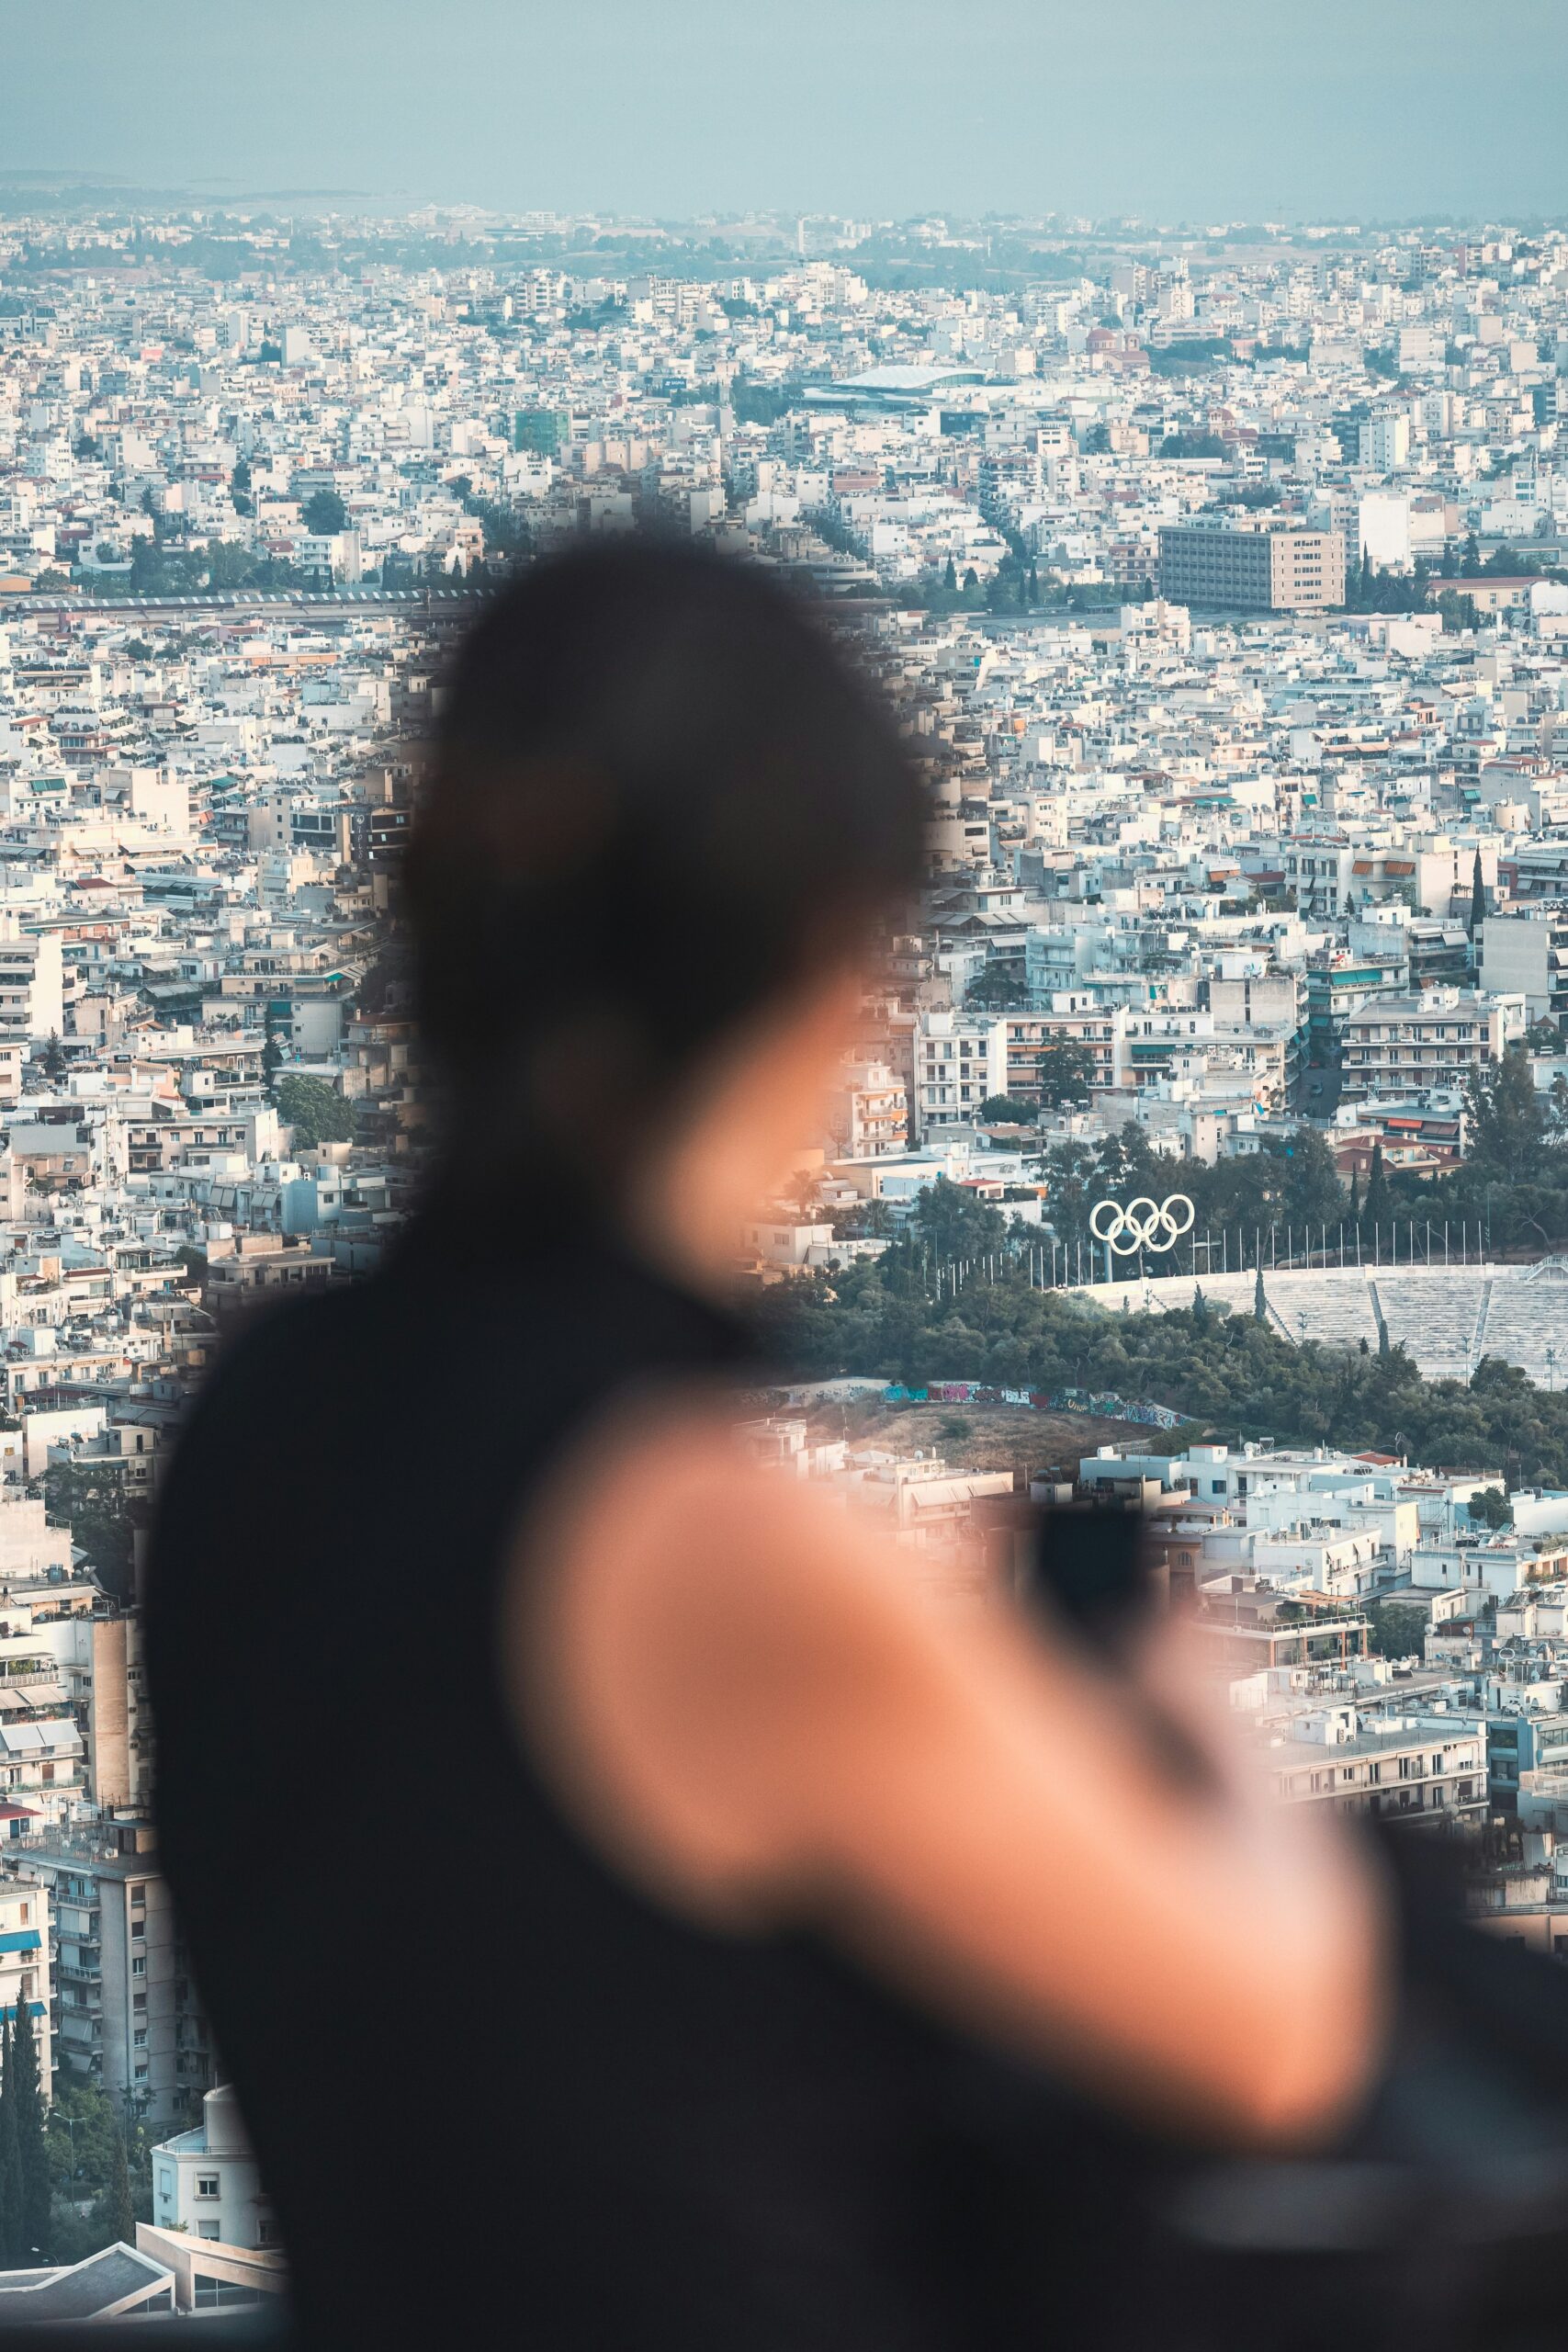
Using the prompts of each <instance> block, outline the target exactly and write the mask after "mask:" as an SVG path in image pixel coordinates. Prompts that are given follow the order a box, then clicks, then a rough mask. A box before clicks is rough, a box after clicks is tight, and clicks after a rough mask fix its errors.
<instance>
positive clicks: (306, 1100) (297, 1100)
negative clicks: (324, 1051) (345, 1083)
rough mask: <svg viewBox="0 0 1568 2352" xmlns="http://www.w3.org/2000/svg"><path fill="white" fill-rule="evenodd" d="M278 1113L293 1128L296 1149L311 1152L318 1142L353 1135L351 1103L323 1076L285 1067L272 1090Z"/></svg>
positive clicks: (346, 1139)
mask: <svg viewBox="0 0 1568 2352" xmlns="http://www.w3.org/2000/svg"><path fill="white" fill-rule="evenodd" d="M274 1092H275V1099H276V1103H277V1108H278V1114H279V1116H280V1117H281V1118H283V1119H285V1120H286V1121H287V1122H288V1125H289V1126H291V1127H292V1128H293V1130H294V1148H295V1149H296V1150H297V1151H314V1150H315V1149H316V1148H317V1146H318V1145H319V1144H323V1143H348V1142H349V1141H350V1140H351V1139H352V1137H353V1135H354V1105H353V1104H352V1103H345V1102H344V1099H343V1096H342V1095H341V1094H340V1093H339V1092H338V1091H337V1089H336V1088H335V1087H333V1086H329V1085H328V1084H327V1082H326V1080H325V1079H321V1078H311V1077H310V1076H309V1074H308V1073H307V1072H305V1071H303V1070H285V1071H284V1073H283V1075H282V1076H281V1077H280V1078H279V1080H278V1081H277V1084H276V1089H275V1090H274Z"/></svg>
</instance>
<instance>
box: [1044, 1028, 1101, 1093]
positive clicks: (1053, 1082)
mask: <svg viewBox="0 0 1568 2352" xmlns="http://www.w3.org/2000/svg"><path fill="white" fill-rule="evenodd" d="M1094 1076H1095V1066H1094V1060H1093V1057H1092V1056H1091V1055H1090V1054H1089V1049H1088V1047H1087V1046H1080V1045H1079V1044H1078V1042H1077V1038H1076V1037H1057V1038H1055V1039H1054V1040H1053V1042H1052V1043H1051V1044H1050V1045H1048V1046H1042V1047H1041V1048H1040V1051H1039V1053H1038V1054H1037V1055H1036V1056H1035V1057H1034V1082H1035V1084H1036V1086H1038V1088H1039V1090H1040V1100H1041V1102H1042V1103H1044V1104H1045V1106H1046V1107H1047V1109H1049V1110H1056V1109H1058V1108H1059V1107H1060V1106H1061V1104H1062V1103H1087V1102H1088V1101H1089V1089H1090V1088H1091V1086H1092V1085H1093V1083H1094Z"/></svg>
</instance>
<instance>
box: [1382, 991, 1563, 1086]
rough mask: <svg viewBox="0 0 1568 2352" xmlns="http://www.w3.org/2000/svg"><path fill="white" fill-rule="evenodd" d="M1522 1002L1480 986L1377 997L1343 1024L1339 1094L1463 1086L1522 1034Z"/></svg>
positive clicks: (1523, 1019) (1523, 1013) (1517, 998)
mask: <svg viewBox="0 0 1568 2352" xmlns="http://www.w3.org/2000/svg"><path fill="white" fill-rule="evenodd" d="M1524 1026H1525V1012H1524V1000H1523V999H1522V997H1518V996H1498V995H1495V994H1493V993H1492V992H1491V991H1490V990H1488V991H1485V992H1483V991H1482V990H1481V989H1426V990H1425V991H1424V992H1423V993H1422V994H1421V995H1419V996H1383V997H1373V998H1371V1000H1370V1001H1368V1002H1367V1003H1366V1004H1364V1005H1361V1006H1360V1007H1359V1008H1358V1010H1357V1011H1355V1012H1351V1013H1349V1014H1348V1016H1347V1018H1346V1023H1345V1050H1344V1058H1343V1065H1342V1072H1343V1075H1342V1082H1341V1093H1342V1096H1343V1099H1344V1100H1346V1101H1348V1102H1357V1101H1360V1100H1362V1099H1364V1098H1365V1097H1366V1096H1368V1095H1376V1094H1404V1093H1409V1092H1410V1091H1413V1090H1415V1089H1417V1088H1422V1087H1427V1088H1430V1087H1436V1086H1462V1085H1463V1083H1464V1081H1465V1080H1466V1079H1467V1078H1468V1077H1469V1075H1470V1072H1471V1071H1472V1069H1475V1068H1477V1066H1478V1065H1479V1064H1481V1063H1483V1062H1495V1061H1496V1060H1498V1059H1499V1058H1500V1057H1501V1056H1502V1053H1503V1050H1504V1048H1505V1046H1506V1045H1507V1044H1508V1042H1509V1040H1510V1039H1511V1038H1514V1037H1517V1036H1519V1035H1522V1033H1523V1030H1524Z"/></svg>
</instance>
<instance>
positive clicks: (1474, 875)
mask: <svg viewBox="0 0 1568 2352" xmlns="http://www.w3.org/2000/svg"><path fill="white" fill-rule="evenodd" d="M1485 920H1486V885H1485V883H1484V882H1483V880H1482V878H1481V851H1480V848H1479V846H1478V847H1477V849H1476V853H1475V863H1474V864H1473V865H1472V867H1471V869H1470V915H1469V919H1468V920H1467V922H1466V923H1465V926H1464V927H1465V930H1466V932H1467V933H1469V936H1470V941H1471V944H1472V946H1473V945H1474V944H1475V935H1476V933H1477V932H1478V931H1479V930H1480V929H1481V926H1482V924H1483V922H1485Z"/></svg>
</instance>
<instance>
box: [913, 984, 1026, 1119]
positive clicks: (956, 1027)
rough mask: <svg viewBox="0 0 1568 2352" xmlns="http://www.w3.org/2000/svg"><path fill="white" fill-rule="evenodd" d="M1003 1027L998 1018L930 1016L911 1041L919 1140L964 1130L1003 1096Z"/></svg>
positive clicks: (1005, 1060)
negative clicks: (990, 1102)
mask: <svg viewBox="0 0 1568 2352" xmlns="http://www.w3.org/2000/svg"><path fill="white" fill-rule="evenodd" d="M1007 1080H1008V1057H1007V1023H1006V1021H1005V1020H1004V1018H1003V1016H1002V1015H1001V1014H1000V1013H971V1012H928V1013H927V1014H926V1015H925V1016H924V1018H923V1019H922V1021H921V1023H920V1031H919V1036H918V1037H917V1039H916V1041H915V1119H916V1125H917V1126H918V1128H919V1136H920V1137H921V1138H923V1137H925V1136H929V1135H931V1134H933V1133H935V1132H937V1131H939V1130H940V1129H941V1128H942V1127H957V1126H967V1125H969V1123H970V1122H971V1120H973V1118H974V1117H975V1114H976V1112H977V1111H978V1110H979V1108H980V1105H981V1103H984V1102H985V1101H986V1099H987V1096H988V1095H992V1094H1005V1093H1006V1092H1007Z"/></svg>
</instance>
